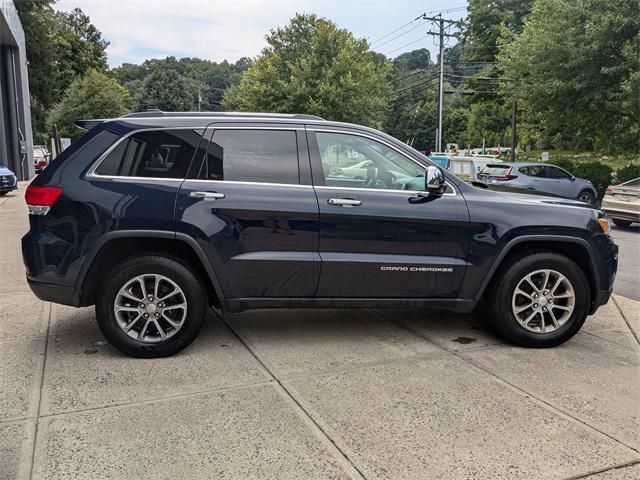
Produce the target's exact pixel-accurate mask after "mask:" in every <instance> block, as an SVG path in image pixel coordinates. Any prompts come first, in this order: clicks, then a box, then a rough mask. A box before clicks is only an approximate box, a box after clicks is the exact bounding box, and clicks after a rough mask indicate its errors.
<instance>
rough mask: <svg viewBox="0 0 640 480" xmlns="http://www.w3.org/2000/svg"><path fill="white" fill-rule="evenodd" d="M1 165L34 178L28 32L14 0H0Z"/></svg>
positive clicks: (19, 174)
mask: <svg viewBox="0 0 640 480" xmlns="http://www.w3.org/2000/svg"><path fill="white" fill-rule="evenodd" d="M0 164H2V165H5V166H6V167H9V168H10V169H11V170H13V171H14V172H15V174H16V176H17V177H18V179H19V180H27V179H29V178H30V177H32V176H33V173H34V169H33V138H32V133H31V107H30V103H29V81H28V77H27V54H26V50H25V41H24V31H23V30H22V24H21V23H20V18H18V12H17V11H16V8H15V6H14V4H13V1H12V0H0Z"/></svg>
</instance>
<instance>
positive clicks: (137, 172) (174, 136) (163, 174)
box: [96, 129, 204, 178]
mask: <svg viewBox="0 0 640 480" xmlns="http://www.w3.org/2000/svg"><path fill="white" fill-rule="evenodd" d="M203 132H204V130H194V129H184V130H154V131H147V132H138V133H134V134H132V135H130V136H128V137H127V138H125V139H124V140H122V141H121V142H120V143H118V145H116V147H115V148H114V149H113V150H112V151H111V152H110V153H109V154H108V155H107V156H106V157H105V159H104V160H103V161H102V163H100V165H99V166H98V168H97V169H96V173H97V174H98V175H110V176H119V177H155V178H185V177H186V176H187V171H188V170H189V165H190V164H191V160H192V158H193V155H194V153H195V151H196V149H197V148H198V143H199V142H200V139H201V138H202V134H203Z"/></svg>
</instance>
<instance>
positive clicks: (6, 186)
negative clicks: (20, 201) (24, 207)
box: [0, 165, 18, 196]
mask: <svg viewBox="0 0 640 480" xmlns="http://www.w3.org/2000/svg"><path fill="white" fill-rule="evenodd" d="M16 188H18V180H17V178H16V174H15V173H13V171H12V170H9V169H8V168H7V167H5V166H4V165H0V196H2V195H6V194H7V193H9V192H10V191H11V190H15V189H16Z"/></svg>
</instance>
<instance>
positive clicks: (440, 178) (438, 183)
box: [424, 165, 447, 194]
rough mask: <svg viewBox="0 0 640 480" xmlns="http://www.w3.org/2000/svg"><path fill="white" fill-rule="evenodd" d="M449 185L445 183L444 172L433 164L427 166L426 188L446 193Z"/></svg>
mask: <svg viewBox="0 0 640 480" xmlns="http://www.w3.org/2000/svg"><path fill="white" fill-rule="evenodd" d="M446 187H447V185H446V184H445V183H444V173H442V170H440V169H439V168H438V167H435V166H433V165H431V166H429V167H427V172H426V175H425V179H424V189H425V190H426V191H427V192H429V193H439V194H442V193H444V191H445V189H446Z"/></svg>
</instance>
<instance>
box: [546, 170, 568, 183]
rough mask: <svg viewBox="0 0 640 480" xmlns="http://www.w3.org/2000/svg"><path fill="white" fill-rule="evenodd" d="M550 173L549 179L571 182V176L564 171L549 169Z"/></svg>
mask: <svg viewBox="0 0 640 480" xmlns="http://www.w3.org/2000/svg"><path fill="white" fill-rule="evenodd" d="M547 168H548V171H549V177H550V178H555V179H559V180H571V175H569V174H568V173H567V172H565V171H564V170H562V169H560V168H557V167H547Z"/></svg>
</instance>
